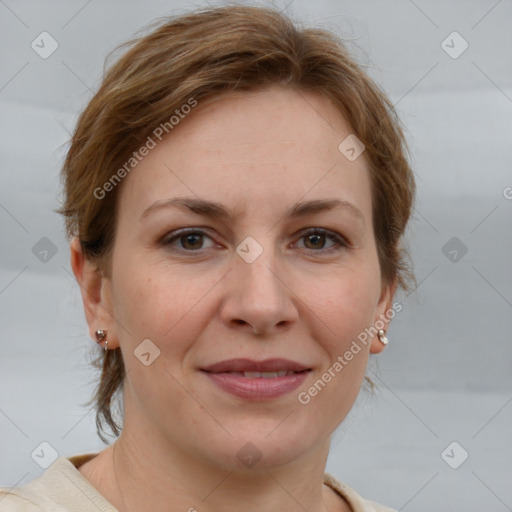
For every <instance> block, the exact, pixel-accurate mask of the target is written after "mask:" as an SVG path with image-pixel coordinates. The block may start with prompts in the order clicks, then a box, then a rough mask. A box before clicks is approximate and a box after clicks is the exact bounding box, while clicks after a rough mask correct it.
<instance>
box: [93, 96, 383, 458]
mask: <svg viewBox="0 0 512 512" xmlns="http://www.w3.org/2000/svg"><path fill="white" fill-rule="evenodd" d="M350 134H351V130H350V127H349V126H348V125H347V124H346V122H345V121H344V120H343V118H342V116H341V115H340V114H339V112H338V111H337V110H336V109H335V108H334V107H333V106H332V105H331V104H330V103H329V102H328V101H327V100H326V99H325V98H323V97H321V96H318V95H314V94H312V93H306V92H300V94H299V93H297V92H294V91H293V90H292V89H289V88H280V87H271V88H267V89H265V90H262V91H259V92H256V93H251V94H245V95H242V96H224V97H220V98H219V99H218V100H217V101H214V102H210V103H208V104H206V105H201V102H199V104H198V106H197V107H196V109H194V110H193V112H192V113H191V114H190V115H189V116H188V117H187V118H185V119H184V120H182V121H181V123H180V124H179V125H178V126H176V127H175V128H174V129H173V131H172V133H171V134H170V136H169V137H167V138H164V139H163V141H162V142H159V143H158V144H157V146H156V147H155V148H154V149H152V150H151V151H150V152H149V154H148V156H146V157H145V158H144V159H143V160H142V161H141V162H140V163H139V164H138V165H137V166H136V167H135V168H134V169H133V170H132V171H131V173H130V175H129V176H127V177H126V178H125V180H124V182H123V183H122V189H121V190H120V196H119V204H118V220H117V233H116V239H115V244H114V248H113V253H112V273H111V276H110V277H109V278H103V282H102V295H101V297H102V298H101V307H98V315H99V316H98V317H97V318H95V320H94V322H92V323H93V324H94V325H91V328H92V329H98V328H107V329H108V331H109V348H115V347H116V346H120V347H121V350H122V353H123V357H124V361H125V365H126V370H127V376H126V382H125V386H124V393H125V430H131V431H132V433H139V434H141V435H142V433H144V435H145V436H148V435H149V438H150V439H153V440H154V442H155V443H157V442H158V443H160V446H161V443H162V442H163V443H165V444H166V445H167V446H171V447H172V448H173V449H174V450H177V451H180V452H182V453H185V454H188V455H192V456H194V457H197V458H198V459H199V460H202V461H205V462H208V463H213V464H216V465H222V466H223V467H231V468H233V467H241V464H246V465H248V464H251V463H249V462H247V463H246V462H244V461H245V460H247V461H248V460H249V459H247V457H246V456H249V457H250V456H251V455H252V456H256V458H258V457H259V456H260V455H261V457H262V458H261V461H260V462H259V464H260V465H262V466H267V465H268V466H269V467H270V466H272V465H276V464H283V463H286V462H288V461H291V460H297V459H300V458H301V457H306V456H307V455H308V454H311V453H314V451H317V452H318V450H319V449H321V450H324V449H326V450H327V449H328V444H329V438H330V434H331V433H332V432H333V430H334V429H335V428H336V427H337V426H338V424H339V423H340V422H341V421H342V420H343V419H344V418H345V416H346V415H347V413H348V412H349V410H350V408H351V406H352V405H353V403H354V401H355V399H356V396H357V394H358V391H359V389H360V385H361V382H362V379H363V377H364V373H365V367H366V364H367V359H368V354H369V352H370V351H371V352H378V351H380V350H381V348H382V346H381V344H380V342H379V341H378V340H377V339H376V338H373V339H370V341H369V343H367V344H366V345H365V344H362V343H359V347H360V350H359V351H358V352H357V353H355V352H356V351H355V350H354V349H352V352H353V357H352V358H351V360H349V361H347V360H346V358H345V357H344V354H345V353H346V352H347V351H348V350H349V349H350V347H351V346H352V347H354V345H353V341H354V340H357V336H358V335H359V334H361V333H362V332H363V331H364V330H365V329H366V328H369V327H371V326H372V325H374V324H375V322H376V321H377V320H379V318H381V317H382V315H383V314H384V313H385V312H386V310H387V308H389V306H390V299H391V293H390V288H389V287H384V286H383V285H382V282H381V273H380V270H379V262H378V258H377V249H376V242H375V239H374V235H373V228H372V201H371V190H370V176H369V172H368V169H367V163H366V161H365V158H364V153H363V154H362V155H361V156H360V157H359V158H357V159H355V160H353V161H351V160H352V158H351V159H350V160H349V159H348V158H347V157H346V156H345V155H344V154H343V153H342V152H340V150H339V149H338V146H339V145H340V143H341V142H342V141H343V140H344V139H345V138H346V137H347V136H349V135H350ZM346 154H348V155H349V156H352V152H350V151H349V152H348V153H346ZM177 198H179V199H180V202H179V203H178V202H176V203H174V200H176V199H177ZM333 200H334V201H339V203H338V205H335V206H332V207H331V208H325V207H324V208H322V207H318V206H319V203H315V202H319V201H333ZM200 201H204V202H207V203H211V204H213V203H214V204H215V206H208V205H207V206H205V205H204V204H203V205H202V206H201V205H200V204H199V202H200ZM310 202H312V203H311V204H310ZM186 203H188V204H189V206H186ZM194 204H195V205H196V206H194ZM308 204H310V208H307V207H306V208H305V207H304V205H308ZM320 206H321V205H320ZM185 228H187V230H188V231H189V234H188V235H187V234H185V233H183V232H182V231H180V230H183V229H185ZM319 230H325V232H323V231H319ZM105 311H107V312H109V313H110V317H107V316H105ZM102 315H103V317H102V318H100V316H102ZM144 340H146V341H144ZM147 340H150V341H147ZM141 343H142V345H141ZM339 358H344V361H345V363H344V365H343V369H342V370H341V371H340V370H339V366H337V367H335V366H334V363H335V362H336V361H340V359H339ZM233 359H244V360H249V362H247V361H238V362H237V361H234V362H233V361H232V360H233ZM268 360H285V361H273V362H272V361H270V362H269V361H268ZM251 362H252V363H251ZM261 362H266V365H265V364H264V365H263V366H258V364H259V363H261ZM335 368H338V370H336V369H335ZM258 369H259V370H260V371H261V372H263V375H261V374H257V373H256V374H254V373H248V374H246V373H243V372H245V371H257V370H258ZM299 370H305V371H301V372H300V373H299ZM278 371H279V372H281V373H279V376H277V377H276V374H275V373H273V372H278ZM284 371H287V372H288V374H287V375H285V376H282V372H284ZM231 372H235V373H231ZM325 373H330V375H331V379H328V377H325V376H324V380H323V384H324V385H319V384H318V382H317V381H318V380H319V379H320V380H322V375H323V374H325ZM326 380H328V381H329V382H327V383H326V382H325V381H326ZM315 382H317V386H316V389H317V392H316V393H315V392H314V391H311V392H308V390H309V389H310V388H311V387H314V384H315ZM299 397H301V399H299ZM307 397H309V398H310V399H309V400H308V399H307ZM306 402H307V403H306ZM247 443H251V445H247ZM253 452H254V453H253ZM322 453H324V452H322ZM254 460H255V459H254ZM260 467H261V466H260Z"/></svg>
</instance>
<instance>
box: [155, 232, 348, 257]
mask: <svg viewBox="0 0 512 512" xmlns="http://www.w3.org/2000/svg"><path fill="white" fill-rule="evenodd" d="M169 235H172V236H170V237H169ZM169 235H166V236H165V237H164V238H163V239H162V241H161V245H163V246H170V245H171V244H172V243H173V242H174V241H176V240H179V239H180V238H183V237H185V236H187V235H200V236H206V237H208V238H210V239H211V237H210V236H209V235H208V234H207V233H206V232H205V231H202V230H201V229H197V228H184V229H180V230H178V231H175V232H173V233H170V234H169ZM312 235H320V236H322V235H325V236H326V238H327V239H329V240H331V241H332V242H333V243H334V244H335V247H332V248H330V249H318V250H316V249H305V250H306V251H309V252H312V253H318V252H323V253H332V252H336V251H340V250H342V249H348V248H349V244H348V242H347V241H346V240H345V238H343V237H342V236H341V235H338V234H337V233H335V232H333V231H330V230H328V229H323V228H308V229H307V230H306V231H305V232H303V233H302V235H301V236H300V238H299V240H301V239H303V238H306V237H308V236H312ZM173 250H176V251H179V252H186V253H201V252H202V251H203V249H197V250H188V249H183V248H173Z"/></svg>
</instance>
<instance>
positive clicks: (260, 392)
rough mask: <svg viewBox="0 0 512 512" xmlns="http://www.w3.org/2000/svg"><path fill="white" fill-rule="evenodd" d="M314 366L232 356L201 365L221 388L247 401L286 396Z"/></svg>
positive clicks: (211, 379) (301, 381)
mask: <svg viewBox="0 0 512 512" xmlns="http://www.w3.org/2000/svg"><path fill="white" fill-rule="evenodd" d="M310 370H311V368H308V367H306V366H304V365H302V364H300V363H297V362H295V361H290V360H288V359H266V360H265V361H253V360H251V359H230V360H227V361H221V362H220V363H215V364H213V365H210V366H207V367H205V368H202V369H201V371H202V372H203V373H204V375H205V376H206V377H208V379H209V380H210V382H213V383H214V384H215V385H216V386H218V388H220V389H222V390H223V391H225V392H227V393H229V394H231V395H234V396H236V397H238V398H243V399H245V400H255V401H261V400H271V399H277V398H279V397H281V396H284V395H286V394H288V393H290V392H292V391H293V390H295V389H296V388H297V387H299V386H300V385H301V384H303V383H304V380H305V379H306V378H307V376H308V374H309V372H310Z"/></svg>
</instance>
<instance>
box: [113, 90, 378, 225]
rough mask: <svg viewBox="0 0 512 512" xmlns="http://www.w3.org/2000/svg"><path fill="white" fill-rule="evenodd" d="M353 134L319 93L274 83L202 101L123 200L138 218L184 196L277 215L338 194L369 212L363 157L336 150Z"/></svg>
mask: <svg viewBox="0 0 512 512" xmlns="http://www.w3.org/2000/svg"><path fill="white" fill-rule="evenodd" d="M351 133H352V132H351V128H350V126H349V125H348V124H347V122H346V121H345V120H344V118H343V116H342V115H341V114H340V112H339V111H338V110H337V109H336V108H335V107H334V106H333V105H332V104H331V103H330V102H329V100H327V99H326V98H325V97H323V96H321V95H319V94H317V93H311V92H305V91H300V92H299V91H295V90H293V89H290V88H284V87H277V86H273V87H270V88H267V89H263V90H259V91H257V92H251V93H243V94H237V95H233V94H229V95H224V96H220V97H217V98H215V99H214V100H208V101H207V102H205V103H203V104H201V102H198V106H197V107H196V108H195V109H194V110H193V111H192V112H191V113H190V114H189V115H188V116H186V117H185V118H184V119H182V120H181V121H180V123H179V124H178V125H177V126H175V127H174V129H173V130H172V132H170V134H169V135H167V136H166V137H165V138H164V139H163V140H162V141H161V142H158V141H157V144H156V147H155V148H154V149H152V150H151V152H150V153H149V154H148V156H146V157H145V158H144V159H143V160H142V161H141V163H140V164H138V166H137V167H136V168H135V169H133V170H132V171H131V173H130V175H129V176H128V177H127V178H126V183H124V184H123V191H122V199H121V201H122V203H123V204H124V206H125V207H128V205H129V208H128V209H129V210H130V211H131V212H134V211H135V210H136V211H137V212H138V213H139V215H140V213H141V212H142V211H144V209H145V208H147V206H148V205H149V204H151V203H152V202H154V201H159V200H162V199H168V198H171V197H173V196H183V195H186V196H191V195H195V196H196V197H199V198H203V199H210V200H214V201H217V202H222V203H224V204H226V205H228V206H229V207H232V208H233V209H240V207H241V206H242V205H244V206H245V207H246V208H249V209H250V207H251V206H253V207H254V209H255V210H257V211H259V213H260V214H262V213H263V211H268V212H270V211H272V212H273V213H274V214H275V213H276V210H277V209H279V207H281V206H282V208H283V209H288V206H289V205H288V203H290V204H291V203H296V202H297V201H299V200H300V199H301V198H304V199H318V198H323V197H326V196H329V197H333V196H335V197H336V196H340V197H341V198H342V199H344V200H348V201H351V202H354V203H357V206H358V207H359V208H360V209H361V210H362V211H363V213H365V212H366V214H368V215H371V197H370V182H369V174H368V170H367V165H366V161H365V159H364V154H363V155H362V156H361V157H359V158H357V159H356V160H354V161H349V160H348V159H347V158H346V157H345V156H344V155H343V154H342V153H341V152H340V151H339V149H338V146H339V145H340V143H341V142H342V141H343V140H344V139H345V138H346V137H347V136H349V135H350V134H351ZM125 207H122V208H123V209H124V210H125V209H126V208H125ZM242 210H244V211H245V209H244V208H242Z"/></svg>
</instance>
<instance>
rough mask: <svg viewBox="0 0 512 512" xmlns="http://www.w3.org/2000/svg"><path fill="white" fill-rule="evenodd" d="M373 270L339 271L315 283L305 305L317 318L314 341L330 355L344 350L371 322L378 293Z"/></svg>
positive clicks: (335, 354) (376, 277)
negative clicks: (321, 344)
mask: <svg viewBox="0 0 512 512" xmlns="http://www.w3.org/2000/svg"><path fill="white" fill-rule="evenodd" d="M374 274H375V272H372V269H370V268H367V269H366V271H365V270H364V269H361V270H358V271H356V270H351V271H347V272H340V273H339V274H338V275H337V277H336V276H335V275H331V276H330V278H326V279H324V280H322V281H317V282H316V283H315V287H314V290H315V293H314V295H311V294H310V299H309V300H308V301H307V302H306V303H307V305H308V306H309V307H310V309H311V310H312V311H313V312H314V313H315V315H316V316H317V317H318V320H319V321H317V322H316V323H315V325H316V326H317V329H318V332H317V333H316V336H315V337H316V339H318V340H323V344H324V348H325V349H327V350H328V352H329V354H330V355H331V356H333V357H334V356H337V355H339V353H340V352H343V351H345V350H346V347H348V346H350V344H351V343H352V341H353V340H355V339H357V336H358V335H359V334H360V333H361V332H363V331H364V330H365V329H366V328H368V327H370V326H371V325H372V323H373V320H374V315H375V311H376V306H377V300H378V293H379V290H378V288H377V286H376V285H375V280H376V279H378V276H375V280H374Z"/></svg>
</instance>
